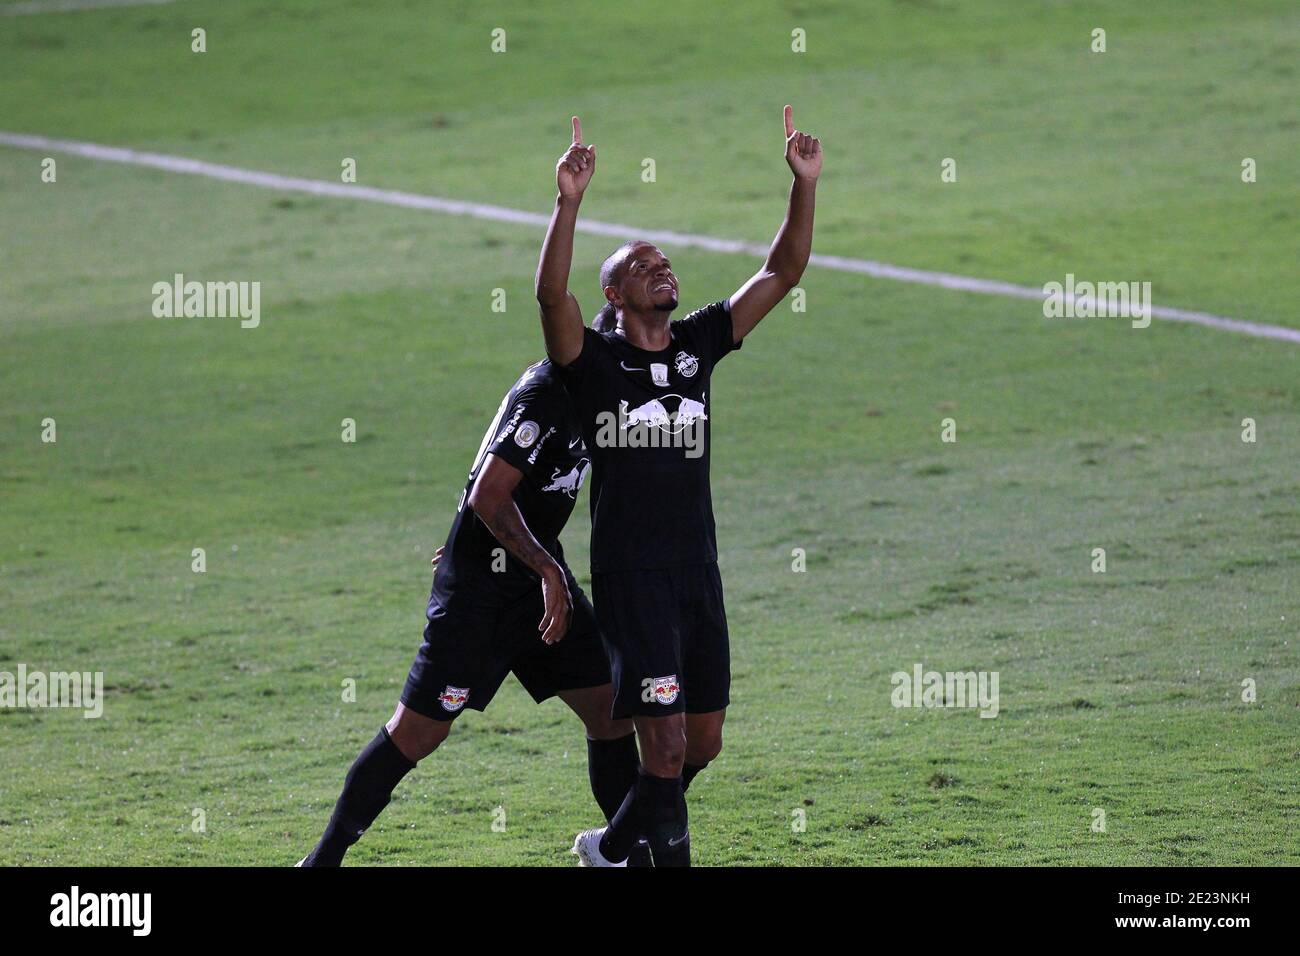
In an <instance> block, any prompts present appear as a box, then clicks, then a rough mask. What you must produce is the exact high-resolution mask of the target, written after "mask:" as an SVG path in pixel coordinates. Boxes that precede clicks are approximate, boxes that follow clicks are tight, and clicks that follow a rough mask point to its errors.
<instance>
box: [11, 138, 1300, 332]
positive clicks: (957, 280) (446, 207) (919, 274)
mask: <svg viewBox="0 0 1300 956" xmlns="http://www.w3.org/2000/svg"><path fill="white" fill-rule="evenodd" d="M0 145H5V146H14V147H17V148H18V149H31V150H43V151H45V152H51V153H67V154H70V155H74V156H83V157H85V158H87V159H98V160H102V161H104V162H109V163H126V164H127V165H131V166H146V167H149V168H152V169H161V170H164V171H166V172H169V173H186V174H188V175H191V176H203V177H205V178H207V179H217V180H221V181H223V182H230V183H242V184H243V185H245V186H258V187H260V188H263V189H279V190H284V191H288V192H299V193H309V194H311V195H314V196H333V197H336V198H339V199H362V200H365V201H367V202H376V203H383V204H385V205H389V206H400V207H402V208H404V209H424V210H428V211H430V212H441V213H446V214H447V215H451V216H468V217H470V218H472V219H488V220H492V221H495V222H513V223H520V224H523V225H529V226H539V227H541V228H543V229H544V228H546V226H547V225H548V224H549V223H550V221H551V219H550V216H549V215H543V214H541V213H536V212H525V211H523V210H521V209H510V208H508V207H506V206H493V205H490V204H487V203H477V202H462V201H460V200H457V199H442V198H440V197H438V196H425V195H422V194H420V193H408V192H402V191H401V190H397V189H377V188H376V187H374V186H358V185H350V184H346V183H332V182H328V181H326V180H322V179H303V178H301V177H298V176H281V175H279V174H278V173H264V172H259V171H258V170H255V169H240V168H239V167H237V166H224V165H222V164H220V163H209V162H205V161H203V160H201V159H187V158H186V157H183V156H168V155H165V154H163V153H148V152H142V151H140V150H134V149H124V148H123V147H120V146H102V145H100V144H98V143H83V142H80V141H78V140H67V139H51V138H49V137H47V136H30V135H27V134H24V133H6V132H0ZM576 229H577V231H578V232H583V233H587V234H589V235H597V236H612V237H614V238H616V239H626V238H627V237H628V236H637V237H639V238H642V239H647V240H649V241H650V242H653V243H656V244H659V245H666V246H685V247H689V248H694V249H707V250H709V251H710V252H726V253H748V254H750V255H755V256H766V255H767V251H768V247H767V246H766V245H762V244H761V243H756V242H745V241H743V240H740V239H717V238H715V237H713V236H702V235H697V234H694V233H687V232H673V231H671V230H662V229H659V230H646V229H638V228H635V227H633V226H625V225H622V224H621V223H614V222H600V221H598V220H595V219H579V220H578V224H577V227H576ZM808 262H809V264H810V265H815V266H821V267H822V268H824V269H835V270H837V271H839V272H853V273H857V274H859V275H867V276H871V277H873V278H876V279H891V280H893V281H895V282H913V283H917V284H919V285H928V286H935V287H938V288H941V289H952V290H954V291H957V292H978V293H980V294H981V295H1000V296H1006V297H1008V298H1014V299H1037V300H1039V301H1040V302H1041V301H1042V300H1043V298H1044V295H1043V290H1042V289H1035V288H1033V287H1032V286H1026V285H1016V284H1014V283H1011V282H999V281H997V280H996V279H977V278H974V277H972V276H961V275H953V274H951V273H948V272H931V271H929V270H927V269H910V268H908V267H906V266H894V265H890V264H889V263H887V262H875V261H872V260H870V259H851V258H847V257H845V256H828V255H821V254H819V253H813V254H812V256H810V257H809V260H808ZM1151 314H1152V315H1153V316H1155V317H1156V318H1159V319H1167V320H1169V321H1171V322H1191V323H1193V324H1195V325H1204V326H1208V327H1209V328H1212V329H1222V330H1223V331H1225V332H1237V333H1239V334H1241V335H1250V336H1254V337H1256V338H1262V339H1276V340H1278V341H1283V342H1296V343H1300V329H1290V328H1287V327H1285V326H1281V325H1265V324H1263V323H1260V322H1246V321H1244V320H1242V319H1229V318H1226V317H1224V316H1221V315H1211V314H1210V313H1208V312H1194V311H1190V310H1187V309H1175V308H1170V307H1168V306H1159V305H1153V306H1152V307H1151Z"/></svg>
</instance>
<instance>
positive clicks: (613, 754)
mask: <svg viewBox="0 0 1300 956" xmlns="http://www.w3.org/2000/svg"><path fill="white" fill-rule="evenodd" d="M566 571H567V569H566ZM567 577H568V580H569V593H570V596H571V597H572V599H573V617H572V619H571V621H570V624H569V631H568V633H567V634H565V635H564V638H563V639H562V640H560V641H559V642H558V643H556V644H551V645H547V644H543V643H542V642H541V641H540V640H538V636H537V621H538V620H539V619H540V618H541V615H542V613H543V611H544V608H543V606H542V600H541V595H540V594H537V595H533V596H530V597H529V598H528V599H525V600H524V601H521V602H519V603H518V604H516V605H513V606H511V607H510V608H509V609H508V610H507V611H506V612H505V613H503V614H502V615H501V619H500V620H499V621H498V624H497V627H498V630H499V631H502V630H504V631H505V632H506V633H502V634H501V635H500V638H499V639H501V640H510V641H512V642H513V643H514V646H515V648H516V650H515V653H514V655H513V656H512V658H511V669H512V670H513V671H514V673H515V676H516V677H517V678H518V679H519V682H520V683H521V684H522V685H523V686H524V689H525V690H526V691H528V693H529V694H530V695H532V698H533V700H535V701H537V702H538V703H539V704H540V703H541V702H542V701H544V700H546V699H548V698H550V697H555V696H558V697H559V698H560V699H561V700H562V701H564V703H565V704H566V705H568V707H569V709H570V710H572V711H573V712H574V713H575V714H576V715H577V716H578V719H579V720H581V721H582V724H583V727H584V728H585V729H586V732H587V772H588V777H589V779H590V781H591V792H592V795H593V796H594V797H595V798H596V804H597V806H599V807H600V810H601V813H602V815H603V816H604V817H605V819H606V820H609V819H610V818H611V817H613V816H614V814H615V813H616V812H617V811H618V808H619V807H620V806H621V805H622V803H623V798H624V797H625V796H626V795H627V792H628V791H629V790H630V789H631V788H632V785H633V784H634V783H635V782H636V770H637V766H638V762H639V760H638V757H637V750H636V734H635V733H634V728H633V726H632V721H631V719H629V718H622V719H616V718H614V717H613V716H611V709H612V707H613V703H614V689H613V687H612V686H611V684H610V682H609V658H608V657H607V656H606V653H605V647H604V644H603V643H602V642H601V639H600V632H599V630H598V629H597V627H596V615H595V612H594V611H593V610H592V607H591V602H590V601H589V600H587V596H586V595H585V594H583V592H582V588H581V587H579V586H578V582H577V581H576V580H574V579H573V575H572V574H571V573H568V574H567Z"/></svg>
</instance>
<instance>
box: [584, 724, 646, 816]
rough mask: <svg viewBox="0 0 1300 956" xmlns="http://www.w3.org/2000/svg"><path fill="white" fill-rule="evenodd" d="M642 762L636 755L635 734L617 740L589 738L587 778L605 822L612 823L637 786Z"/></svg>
mask: <svg viewBox="0 0 1300 956" xmlns="http://www.w3.org/2000/svg"><path fill="white" fill-rule="evenodd" d="M640 765H641V760H640V758H639V757H638V756H637V753H636V734H634V733H633V734H628V735H627V736H626V737H619V738H618V739H617V740H592V739H591V738H590V737H588V738H587V776H588V777H590V778H591V793H592V796H594V797H595V798H596V803H597V805H598V806H599V807H600V812H601V813H603V814H605V819H606V820H613V819H614V814H616V813H618V808H619V807H621V806H622V805H623V799H624V798H625V797H626V796H627V794H628V791H629V790H631V789H632V788H633V787H634V786H635V785H636V771H637V768H638V767H639V766H640Z"/></svg>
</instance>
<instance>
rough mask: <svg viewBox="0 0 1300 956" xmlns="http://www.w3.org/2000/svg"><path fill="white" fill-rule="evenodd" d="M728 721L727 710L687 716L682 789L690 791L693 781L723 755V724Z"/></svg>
mask: <svg viewBox="0 0 1300 956" xmlns="http://www.w3.org/2000/svg"><path fill="white" fill-rule="evenodd" d="M726 719H727V711H726V709H725V708H724V709H722V710H711V711H709V712H707V713H703V714H691V713H688V714H687V715H686V757H685V760H684V762H683V763H682V789H683V790H688V789H690V786H691V781H692V780H694V779H695V777H696V775H697V774H699V772H700V771H701V770H703V769H704V768H705V767H707V766H708V765H709V764H710V763H711V762H712V761H713V760H714V759H715V758H716V757H717V756H718V754H720V753H722V722H723V721H724V720H726Z"/></svg>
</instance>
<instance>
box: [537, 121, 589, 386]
mask: <svg viewBox="0 0 1300 956" xmlns="http://www.w3.org/2000/svg"><path fill="white" fill-rule="evenodd" d="M595 170H596V147H595V146H583V145H582V123H580V122H579V121H578V117H576V116H575V117H573V143H572V145H570V146H569V148H568V150H567V151H566V152H565V154H564V155H563V156H561V157H560V161H559V162H558V163H556V164H555V184H556V186H557V188H558V190H559V192H558V193H557V195H556V197H555V210H554V211H553V212H552V213H551V224H550V226H549V228H547V230H546V241H545V242H543V243H542V260H541V262H540V263H538V265H537V304H538V305H539V306H540V307H541V310H542V335H543V336H545V338H546V354H547V355H548V356H549V357H550V359H551V361H552V362H556V363H557V364H559V365H568V364H569V363H570V362H572V361H573V360H574V359H576V358H577V357H578V356H579V355H580V354H582V335H583V329H582V310H581V309H580V308H579V307H578V300H577V299H575V298H574V297H573V293H572V292H570V291H569V271H570V268H571V267H572V265H573V228H574V226H575V225H576V224H577V221H578V207H579V206H580V205H581V204H582V194H583V192H584V191H585V190H586V188H587V184H588V183H590V182H591V175H592V173H594V172H595Z"/></svg>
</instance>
